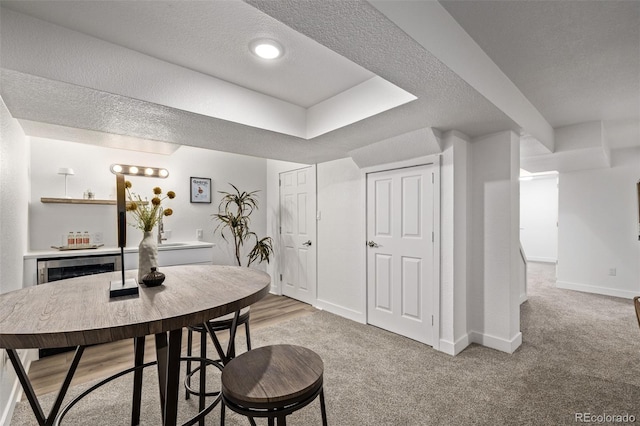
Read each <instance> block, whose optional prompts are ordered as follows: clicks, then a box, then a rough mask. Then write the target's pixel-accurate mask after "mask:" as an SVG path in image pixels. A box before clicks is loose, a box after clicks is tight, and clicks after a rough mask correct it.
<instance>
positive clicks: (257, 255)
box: [212, 184, 273, 267]
mask: <svg viewBox="0 0 640 426" xmlns="http://www.w3.org/2000/svg"><path fill="white" fill-rule="evenodd" d="M229 185H231V186H232V187H233V189H234V191H233V192H226V191H218V192H219V193H220V194H222V199H221V200H220V204H219V205H218V213H215V214H213V215H212V216H213V218H214V219H215V220H216V221H217V222H218V226H216V228H215V230H214V233H216V232H218V231H219V232H220V235H222V238H223V239H224V240H225V241H227V236H225V230H227V231H228V232H229V233H230V234H231V238H232V239H233V244H234V248H235V258H236V262H237V263H238V266H242V261H241V255H242V254H241V249H242V248H243V247H244V246H245V245H248V244H251V243H253V244H254V245H253V248H252V249H251V251H249V254H248V255H247V256H246V257H247V264H246V266H247V267H249V266H251V264H252V263H254V262H257V263H262V262H265V261H266V262H267V263H269V260H270V257H271V255H272V254H273V246H272V240H271V237H263V238H259V237H258V235H257V234H256V233H255V232H253V231H251V230H250V228H249V224H250V221H251V214H252V213H253V212H254V211H255V210H257V209H258V198H257V196H256V194H257V193H258V192H260V191H251V192H244V191H243V192H240V190H239V189H238V188H237V187H236V186H234V185H233V184H229Z"/></svg>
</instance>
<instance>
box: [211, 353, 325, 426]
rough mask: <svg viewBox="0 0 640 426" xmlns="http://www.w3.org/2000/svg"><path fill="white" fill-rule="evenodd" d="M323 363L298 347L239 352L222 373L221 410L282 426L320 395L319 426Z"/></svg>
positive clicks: (322, 404)
mask: <svg viewBox="0 0 640 426" xmlns="http://www.w3.org/2000/svg"><path fill="white" fill-rule="evenodd" d="M323 373H324V364H323V362H322V359H321V358H320V357H319V356H318V355H317V354H316V353H315V352H313V351H312V350H310V349H307V348H303V347H301V346H293V345H273V346H264V347H261V348H257V349H254V350H252V351H249V352H246V353H243V354H242V355H239V356H238V357H236V358H234V359H233V360H231V361H230V362H229V363H228V364H227V365H226V366H225V367H224V369H223V370H222V408H221V419H220V424H221V425H222V426H224V420H225V419H224V412H225V407H229V408H230V409H231V410H233V411H235V412H236V413H239V414H242V415H244V416H247V417H248V418H249V421H250V422H251V424H252V425H254V426H255V424H256V423H255V421H254V420H253V418H254V417H266V418H267V419H268V422H269V425H273V424H274V420H277V424H278V425H279V426H284V425H286V416H288V415H289V414H291V413H293V412H294V411H297V410H299V409H301V408H303V407H305V406H307V405H308V404H309V403H311V402H312V401H313V400H314V399H316V397H317V396H318V395H320V410H321V413H322V424H323V425H324V426H326V425H327V413H326V409H325V404H324V392H323V388H322V381H323Z"/></svg>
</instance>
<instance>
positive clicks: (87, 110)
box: [2, 1, 519, 163]
mask: <svg viewBox="0 0 640 426" xmlns="http://www.w3.org/2000/svg"><path fill="white" fill-rule="evenodd" d="M261 7H264V8H265V9H267V12H268V14H270V15H271V16H273V18H275V19H277V20H281V21H282V22H283V23H284V24H285V25H288V26H289V27H291V28H292V29H293V30H295V31H297V32H299V33H301V34H303V35H305V36H307V37H309V38H312V39H314V40H315V42H314V43H316V42H317V43H320V44H323V45H324V46H326V47H328V48H329V49H331V50H333V51H335V52H337V53H338V54H340V55H342V56H344V57H345V58H348V59H349V60H351V61H352V62H354V63H356V64H358V65H360V66H362V67H363V68H365V69H368V70H370V71H371V72H373V73H375V74H377V75H379V76H381V77H382V78H384V79H386V80H388V81H390V82H391V83H393V84H395V85H397V86H398V87H400V88H402V89H404V90H406V91H408V92H410V93H412V94H414V95H415V96H417V97H418V99H417V100H415V101H413V102H410V103H409V104H405V105H403V106H400V107H398V108H394V109H392V110H389V111H386V112H383V113H380V114H377V115H375V116H373V117H370V118H367V119H364V120H361V121H358V122H356V123H354V124H352V125H349V126H347V127H344V128H341V129H338V130H334V131H332V132H329V133H326V134H324V135H322V136H319V137H316V138H314V139H311V140H309V141H306V140H304V139H299V138H295V137H290V136H286V135H282V134H279V133H274V132H269V131H262V130H258V129H255V128H251V127H247V126H243V125H238V124H234V123H231V122H225V121H223V120H219V119H215V118H211V117H206V116H202V115H198V114H193V113H187V112H185V111H182V110H178V109H173V108H168V107H166V106H162V105H157V104H150V103H145V102H141V101H139V100H136V99H131V98H127V97H124V96H121V95H118V94H116V93H104V92H100V91H97V90H93V89H91V88H86V87H79V86H74V85H71V84H65V83H61V82H56V81H52V80H49V79H43V78H37V77H35V76H30V75H28V74H25V73H24V72H22V73H21V72H13V71H8V70H5V71H4V72H3V73H2V96H3V98H4V99H5V103H6V104H7V107H8V108H9V110H10V111H11V113H12V115H13V116H14V117H16V118H18V119H25V120H30V121H39V122H43V123H49V124H56V125H59V126H65V127H75V128H80V129H87V130H92V131H100V132H107V133H114V134H119V135H129V136H136V137H140V138H147V139H151V140H159V141H166V142H172V143H181V144H186V145H192V146H200V147H203V148H210V149H216V150H221V151H229V152H238V153H242V154H249V155H256V156H261V157H266V158H275V159H282V160H288V161H296V162H301V163H315V162H322V161H328V160H332V159H337V158H344V157H347V156H348V153H349V152H350V151H352V150H354V149H357V148H360V147H362V146H365V145H368V144H371V143H374V142H377V141H380V140H383V139H388V138H391V137H394V136H397V135H399V134H404V133H407V132H410V131H413V130H417V129H421V128H425V127H434V128H437V129H438V130H441V131H447V130H450V129H455V130H459V131H461V132H463V133H466V134H468V135H470V136H480V135H484V134H488V133H492V132H497V131H502V130H505V129H513V130H516V131H518V130H519V129H518V127H517V125H516V124H515V123H513V122H512V121H511V120H510V119H508V118H507V117H506V116H505V115H504V114H503V113H502V112H501V111H499V110H498V109H497V108H496V107H495V106H493V105H492V104H491V103H490V102H489V101H487V100H486V99H485V98H484V97H482V96H481V95H479V94H478V93H477V92H476V91H475V90H474V89H473V88H472V87H471V86H469V85H468V84H466V83H465V82H464V81H463V80H462V79H460V78H459V77H458V76H457V75H456V74H455V73H453V72H452V71H451V70H449V69H448V68H447V67H446V66H444V65H443V64H442V63H440V62H439V61H438V60H436V59H435V58H434V57H433V56H432V55H430V54H429V53H428V52H427V51H425V50H424V49H423V48H422V47H421V46H419V45H418V44H417V43H415V42H414V41H413V40H412V39H411V38H410V37H408V36H407V35H406V34H405V33H404V32H402V31H401V30H400V29H398V28H397V27H396V26H395V25H393V24H392V23H391V22H390V21H388V20H387V19H386V18H385V17H384V16H383V15H382V14H380V13H379V12H378V11H377V10H375V9H374V8H373V7H371V5H369V4H368V3H367V2H364V1H358V2H351V1H349V2H320V1H317V2H309V3H306V2H305V3H301V2H284V1H279V2H265V3H264V4H261ZM221 36H222V35H221ZM111 71H112V72H117V69H116V70H111ZM149 72H150V73H152V72H153V70H149Z"/></svg>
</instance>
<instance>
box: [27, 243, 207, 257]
mask: <svg viewBox="0 0 640 426" xmlns="http://www.w3.org/2000/svg"><path fill="white" fill-rule="evenodd" d="M214 245H215V244H213V243H207V242H204V241H183V242H168V243H164V244H158V251H164V250H187V249H199V248H211V247H213V246H214ZM124 252H125V253H137V252H138V247H125V248H124ZM118 253H120V249H119V248H118V247H98V248H95V249H81V250H56V249H54V248H52V249H50V250H29V251H28V252H27V253H25V255H24V258H25V259H43V258H51V257H71V256H95V255H101V254H118Z"/></svg>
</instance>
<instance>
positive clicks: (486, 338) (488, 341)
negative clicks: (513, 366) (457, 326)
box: [469, 331, 522, 354]
mask: <svg viewBox="0 0 640 426" xmlns="http://www.w3.org/2000/svg"><path fill="white" fill-rule="evenodd" d="M469 340H470V342H471V343H477V344H479V345H482V346H486V347H487V348H491V349H496V350H498V351H502V352H506V353H509V354H512V353H514V352H515V350H516V349H518V348H519V347H520V345H521V344H522V333H521V332H518V333H517V334H516V335H515V336H514V337H513V339H511V340H506V339H503V338H501V337H496V336H491V335H489V334H482V333H479V332H477V331H472V332H470V333H469Z"/></svg>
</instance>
